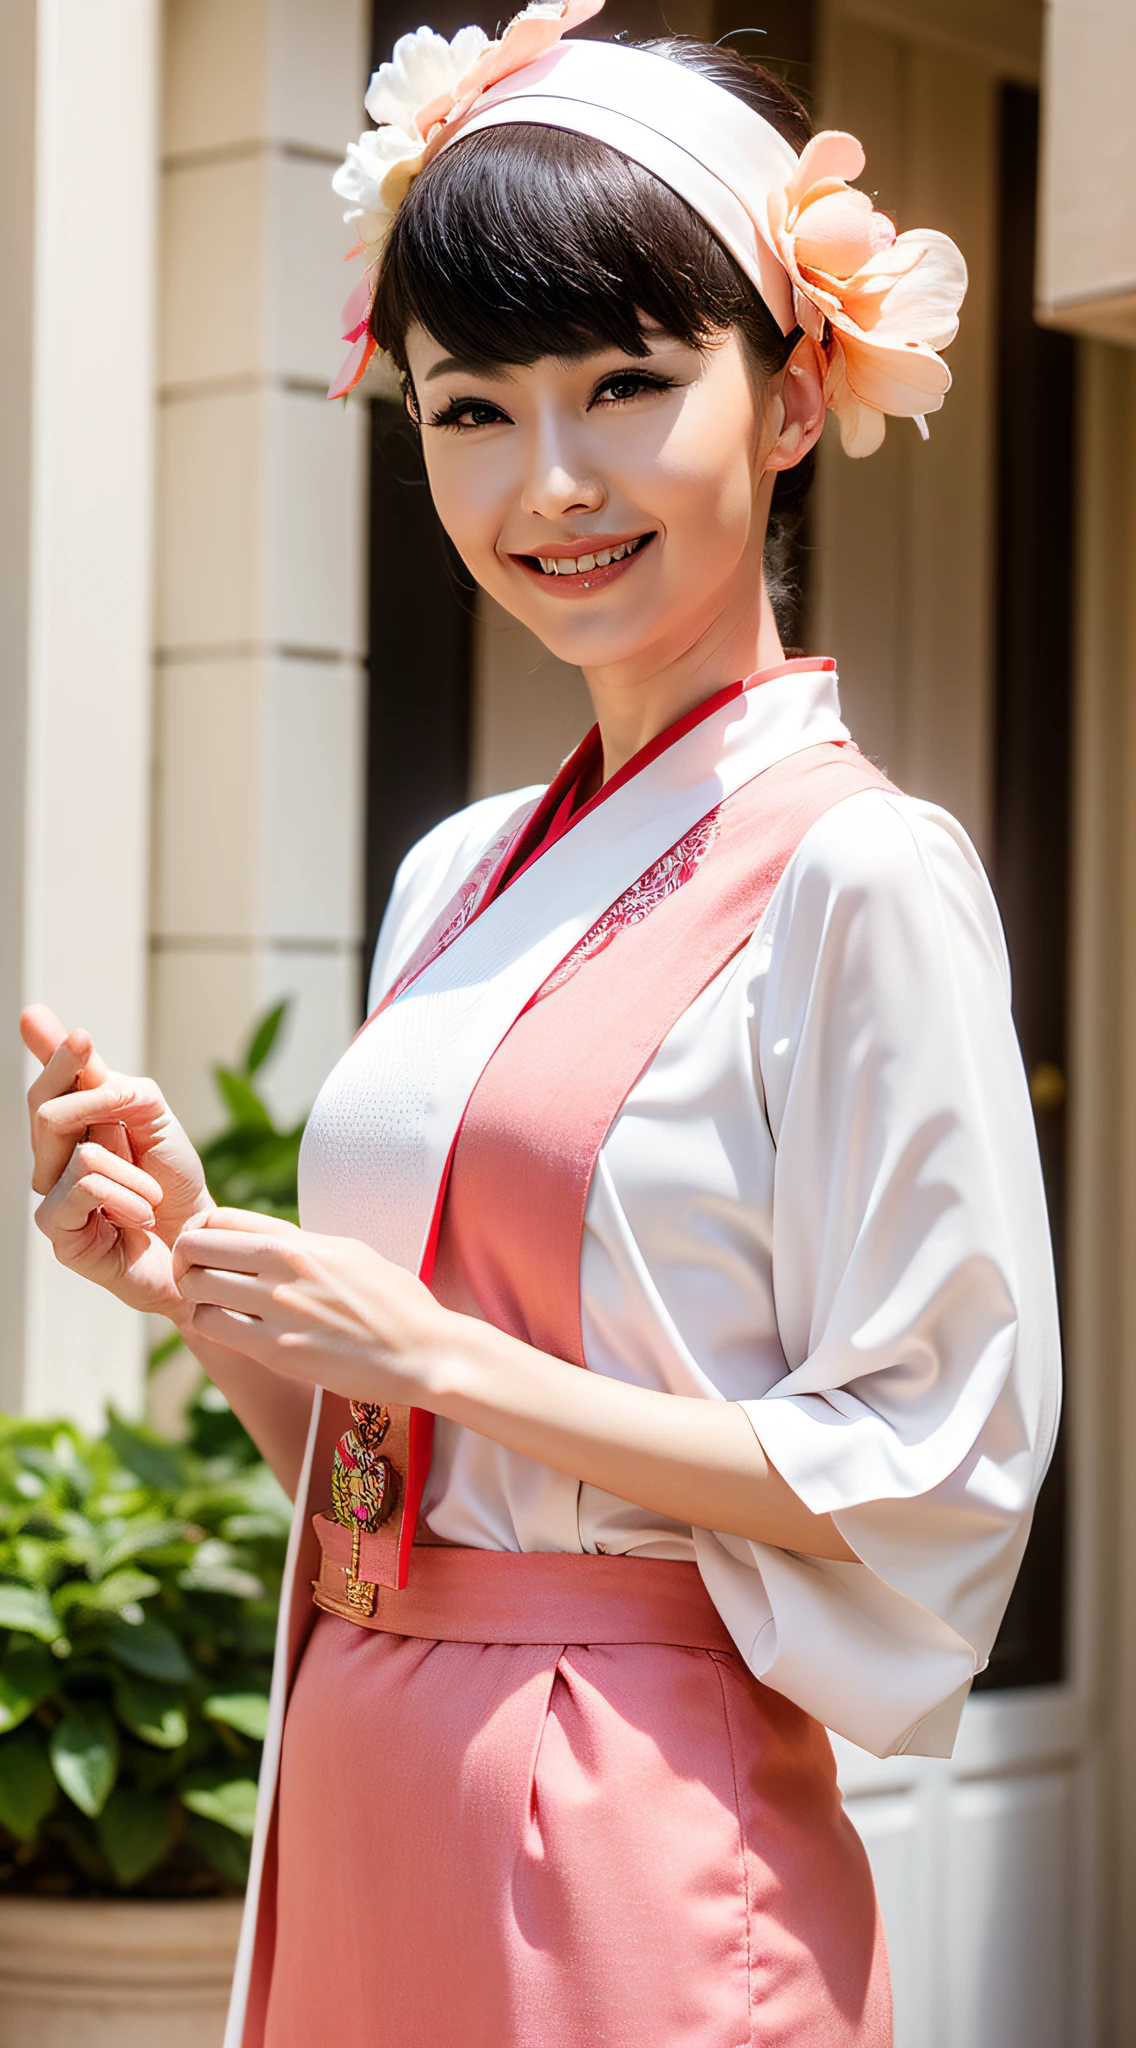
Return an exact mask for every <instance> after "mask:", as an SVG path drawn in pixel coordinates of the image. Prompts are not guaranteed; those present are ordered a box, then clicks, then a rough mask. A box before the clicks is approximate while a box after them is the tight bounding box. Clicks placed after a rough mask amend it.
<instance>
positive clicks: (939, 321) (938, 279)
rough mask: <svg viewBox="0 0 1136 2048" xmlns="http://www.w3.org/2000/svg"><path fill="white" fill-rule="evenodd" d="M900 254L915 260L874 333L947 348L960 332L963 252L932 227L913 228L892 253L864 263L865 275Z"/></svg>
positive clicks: (964, 279)
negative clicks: (888, 258)
mask: <svg viewBox="0 0 1136 2048" xmlns="http://www.w3.org/2000/svg"><path fill="white" fill-rule="evenodd" d="M900 251H902V252H903V254H904V255H906V254H908V253H910V254H912V255H913V256H914V261H913V262H912V263H911V264H910V265H909V266H908V267H907V268H906V269H905V270H904V272H903V274H902V276H900V277H898V278H897V279H896V282H895V283H894V284H893V286H892V287H891V290H890V291H889V292H888V294H887V297H886V298H885V300H884V302H883V306H882V309H881V312H880V317H879V319H878V321H877V322H876V325H875V329H874V331H875V334H876V336H877V338H878V339H879V340H881V341H883V340H887V341H889V342H890V341H896V340H898V339H899V338H900V336H902V337H903V338H904V339H905V340H907V339H913V340H915V341H926V342H929V343H930V345H931V347H932V348H946V347H947V346H948V345H949V343H951V342H952V341H953V340H954V338H955V335H956V334H957V333H958V314H959V307H960V306H961V305H962V302H963V299H964V298H965V296H966V287H967V270H966V262H965V259H964V257H963V254H962V251H961V249H958V248H956V247H955V244H954V243H953V242H952V241H951V238H950V236H949V235H940V234H938V233H936V231H935V230H934V229H933V228H912V229H909V231H908V232H907V234H904V235H900V236H898V237H897V239H896V242H895V246H894V248H893V249H888V250H884V251H883V252H882V253H881V255H880V256H878V257H875V258H874V259H873V261H872V262H871V263H868V264H865V266H864V275H865V276H866V277H871V276H872V274H873V273H874V272H875V271H876V265H877V264H880V265H883V264H884V262H885V261H886V258H887V257H889V256H890V257H895V256H897V254H898V253H899V252H900Z"/></svg>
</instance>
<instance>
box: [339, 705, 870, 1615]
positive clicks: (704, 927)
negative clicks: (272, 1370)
mask: <svg viewBox="0 0 1136 2048" xmlns="http://www.w3.org/2000/svg"><path fill="white" fill-rule="evenodd" d="M892 786H893V785H892V784H891V783H889V782H888V780H887V778H886V776H884V775H883V774H881V772H880V770H879V769H878V768H875V767H873V765H872V763H871V762H870V761H867V760H865V758H864V756H863V755H862V754H861V753H860V752H859V751H858V749H857V748H856V747H854V746H852V745H850V744H849V745H841V744H830V743H825V744H823V745H820V746H816V747H808V748H805V749H803V750H802V751H801V752H799V753H796V754H791V755H789V756H788V757H787V758H786V759H784V760H781V761H778V762H776V763H775V764H774V765H773V766H772V767H770V768H767V769H765V770H764V771H763V773H761V774H760V775H756V776H754V777H753V778H752V779H751V780H750V781H749V782H747V783H744V784H743V785H742V787H741V788H740V789H738V790H736V791H735V792H734V794H733V795H732V796H729V797H727V798H725V799H724V801H723V802H722V803H720V804H719V805H718V806H717V807H716V809H715V810H714V811H712V812H711V813H710V814H709V815H708V816H707V817H706V818H704V819H702V820H700V822H699V823H698V824H697V825H695V826H694V827H693V828H692V830H691V831H690V832H688V833H686V834H685V835H684V838H683V839H682V840H680V841H679V843H678V845H677V846H675V847H672V848H671V850H670V852H669V853H667V854H665V855H664V856H663V857H662V859H661V860H659V861H657V862H655V864H654V866H653V867H652V868H650V869H649V870H648V871H647V873H646V874H645V875H642V876H640V877H639V879H638V881H636V882H635V883H633V885H632V886H631V888H630V889H628V890H627V891H626V892H625V894H624V895H623V896H621V897H620V898H619V900H618V902H616V903H615V904H613V905H612V907H611V909H610V910H608V911H607V912H606V913H605V914H604V916H603V917H602V918H601V919H600V920H599V921H598V923H597V924H596V925H594V926H593V928H592V930H591V931H589V932H588V933H587V934H586V935H585V937H584V938H583V939H582V940H581V941H580V943H579V944H578V945H577V946H576V947H575V948H574V950H573V952H572V953H571V954H570V955H569V956H568V959H567V960H565V961H563V962H561V964H560V966H559V967H558V968H557V969H556V970H555V972H554V973H553V974H552V975H551V976H550V977H549V978H548V980H547V981H546V982H545V984H544V986H543V988H542V989H541V990H540V991H539V992H538V994H537V996H536V997H535V998H534V999H533V1001H532V1002H531V1003H530V1004H529V1005H528V1006H527V1008H526V1009H524V1010H523V1011H522V1012H521V1015H520V1016H519V1017H518V1018H517V1020H516V1022H515V1023H514V1024H513V1026H512V1029H511V1030H510V1031H509V1032H507V1033H506V1035H505V1037H504V1038H503V1039H502V1041H501V1044H500V1045H499V1046H498V1048H497V1050H496V1052H495V1053H494V1055H493V1057H492V1058H491V1059H490V1061H489V1063H488V1065H487V1066H486V1068H485V1070H484V1072H483V1073H482V1075H481V1078H480V1080H479V1081H478V1083H477V1085H476V1087H475V1088H474V1090H473V1094H472V1095H471V1097H470V1100H469V1103H468V1106H467V1108H466V1112H465V1116H464V1118H463V1120H462V1124H461V1128H460V1130H459V1133H458V1137H457V1141H456V1143H455V1146H454V1150H453V1153H452V1155H451V1159H450V1163H449V1168H448V1172H447V1175H446V1177H445V1179H444V1181H443V1185H442V1187H441V1189H440V1190H439V1196H438V1202H437V1207H436V1211H435V1225H434V1229H433V1231H432V1232H431V1238H430V1245H429V1248H428V1251H427V1258H426V1261H425V1262H424V1265H423V1273H422V1277H423V1279H425V1280H427V1281H428V1283H429V1285H430V1287H431V1288H432V1290H433V1292H434V1293H435V1295H436V1296H437V1298H438V1299H439V1301H442V1302H444V1303H445V1304H446V1305H447V1306H448V1307H453V1308H459V1309H463V1310H466V1311H472V1312H474V1313H476V1314H478V1315H480V1316H482V1317H484V1319H485V1320H486V1321H488V1322H491V1323H493V1324H495V1325H496V1326H497V1328H498V1329H501V1330H507V1331H509V1333H510V1334H511V1335H512V1336H515V1337H519V1338H521V1339H522V1341H523V1342H525V1343H528V1344H532V1345H534V1346H535V1347H536V1348H537V1349H538V1350H541V1351H547V1352H549V1353H551V1355H552V1356H553V1357H555V1358H564V1359H569V1360H571V1361H572V1363H573V1364H575V1365H580V1366H582V1365H583V1364H584V1363H585V1360H584V1355H583V1343H582V1338H581V1333H580V1246H581V1242H582V1238H583V1229H584V1210H585V1208H586V1206H587V1200H588V1189H589V1187H590V1186H591V1180H592V1174H593V1172H594V1171H595V1164H596V1160H597V1158H598V1156H599V1151H600V1147H601V1146H602V1144H603V1142H604V1139H605V1137H606V1136H607V1133H608V1131H609V1130H610V1128H611V1125H612V1123H613V1122H614V1121H615V1118H616V1117H617V1116H618V1114H619V1111H620V1109H621V1107H622V1105H623V1103H624V1101H625V1100H626V1098H627V1095H628V1093H629V1092H630V1090H631V1089H632V1087H633V1086H634V1084H635V1082H636V1081H637V1079H638V1078H639V1075H640V1074H641V1073H643V1071H644V1069H645V1068H646V1067H647V1066H648V1065H649V1064H650V1062H651V1060H652V1059H653V1058H654V1056H655V1054H656V1052H657V1051H658V1049H659V1047H660V1046H661V1044H662V1043H663V1040H664V1039H665V1038H666V1036H667V1034H668V1032H669V1031H671V1030H672V1029H673V1027H674V1025H675V1024H676V1023H677V1022H678V1020H679V1018H680V1017H681V1016H682V1015H683V1014H684V1012H685V1011H686V1010H687V1009H689V1007H690V1005H691V1003H692V1002H693V1001H694V1000H695V998H696V996H698V995H699V993H700V992H701V990H702V989H704V988H705V987H706V986H707V985H708V983H710V982H711V981H713V979H714V978H715V976H716V975H717V974H719V973H720V972H721V970H722V968H723V967H725V966H726V964H727V962H728V961H730V960H731V959H732V958H733V957H734V955H735V954H736V953H737V952H739V951H740V950H741V948H742V947H743V946H744V945H745V944H746V943H747V941H748V940H749V938H750V937H751V936H752V934H753V932H754V931H755V930H756V927H757V925H758V923H759V921H760V919H761V917H762V914H763V913H764V911H765V909H766V907H767V905H768V903H769V900H770V898H771V896H772V895H773V891H774V890H775V888H776V887H777V884H778V882H779V881H780V879H781V877H782V875H783V874H784V872H785V869H786V867H787V866H788V864H789V861H790V860H791V858H792V856H793V854H794V853H795V852H796V849H797V847H798V846H799V845H800V843H801V840H802V839H803V838H804V836H805V834H806V832H808V830H809V828H810V827H811V826H812V825H815V824H816V823H817V821H818V819H820V818H822V817H823V816H824V814H825V812H826V811H829V810H831V809H832V807H833V805H834V804H838V803H840V802H842V801H843V799H844V798H845V797H849V796H854V795H856V794H858V793H859V792H861V791H863V790H867V789H891V788H892ZM326 1405H327V1407H328V1408H334V1411H335V1418H336V1421H337V1422H338V1425H339V1427H340V1428H345V1427H346V1426H347V1408H346V1403H344V1402H333V1401H330V1400H328V1401H327V1403H326ZM321 1422H322V1427H321V1435H322V1433H323V1429H326V1428H329V1427H330V1426H331V1421H330V1418H322V1419H321ZM433 1432H434V1418H433V1416H432V1415H429V1414H427V1413H426V1412H425V1411H424V1410H421V1409H411V1410H410V1411H409V1413H408V1412H407V1411H405V1410H403V1411H402V1413H401V1414H398V1413H392V1428H391V1443H392V1455H394V1456H395V1460H396V1463H398V1455H397V1453H398V1452H399V1451H402V1447H403V1445H405V1453H404V1456H405V1463H404V1464H402V1466H401V1469H402V1471H403V1472H404V1473H405V1485H404V1487H403V1495H402V1508H401V1514H399V1515H396V1516H395V1517H394V1518H392V1521H391V1522H390V1523H389V1524H388V1525H387V1526H386V1527H385V1528H384V1529H382V1530H380V1531H379V1532H378V1533H377V1542H376V1547H375V1551H374V1569H375V1570H376V1572H377V1574H378V1576H377V1579H376V1583H378V1584H380V1585H388V1586H393V1587H401V1586H405V1585H406V1583H407V1575H408V1572H409V1568H410V1557H411V1548H412V1545H413V1540H414V1530H415V1528H416V1526H417V1521H418V1514H419V1510H420V1508H421V1504H422V1495H423V1491H424V1489H425V1485H426V1480H427V1477H428V1475H429V1470H430V1451H431V1446H432V1442H433ZM395 1445H397V1451H396V1450H395V1449H394V1446H395Z"/></svg>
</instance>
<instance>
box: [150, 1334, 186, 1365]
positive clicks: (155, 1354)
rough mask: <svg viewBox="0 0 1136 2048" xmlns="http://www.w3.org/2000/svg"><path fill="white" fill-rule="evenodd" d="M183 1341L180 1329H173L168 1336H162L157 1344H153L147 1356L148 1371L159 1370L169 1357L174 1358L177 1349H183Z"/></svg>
mask: <svg viewBox="0 0 1136 2048" xmlns="http://www.w3.org/2000/svg"><path fill="white" fill-rule="evenodd" d="M182 1342H183V1339H182V1335H181V1332H180V1330H171V1331H170V1333H169V1336H168V1337H161V1338H159V1340H158V1342H157V1343H156V1344H151V1346H150V1349H149V1352H148V1353H147V1357H146V1371H147V1373H152V1372H157V1370H158V1367H159V1366H160V1365H164V1364H165V1362H166V1360H167V1358H172V1357H173V1355H174V1352H175V1351H180V1350H181V1347H182Z"/></svg>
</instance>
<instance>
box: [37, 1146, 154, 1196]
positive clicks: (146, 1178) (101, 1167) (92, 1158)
mask: <svg viewBox="0 0 1136 2048" xmlns="http://www.w3.org/2000/svg"><path fill="white" fill-rule="evenodd" d="M90 1173H100V1174H103V1175H104V1176H105V1177H106V1179H108V1180H110V1181H113V1182H114V1184H115V1185H116V1186H117V1187H124V1188H129V1189H130V1190H131V1191H132V1193H134V1194H136V1195H139V1196H141V1198H142V1200H143V1201H145V1202H147V1203H149V1205H150V1207H151V1208H152V1209H156V1208H157V1206H158V1204H159V1202H160V1201H161V1200H162V1198H163V1193H164V1191H163V1188H162V1184H161V1181H158V1180H155V1179H154V1176H153V1174H152V1173H147V1172H146V1170H145V1168H144V1167H141V1166H135V1164H134V1161H133V1160H132V1159H120V1158H119V1156H118V1154H117V1153H116V1152H108V1151H107V1148H106V1146H105V1145H100V1144H98V1143H97V1142H96V1141H95V1140H94V1139H93V1138H88V1139H86V1140H85V1141H84V1143H83V1144H81V1145H76V1147H75V1150H74V1151H73V1152H72V1154H71V1157H70V1159H69V1160H68V1162H67V1170H66V1172H65V1173H64V1174H63V1176H62V1178H61V1180H60V1181H59V1183H58V1185H59V1186H60V1187H61V1188H63V1189H66V1188H68V1187H70V1186H73V1185H74V1184H75V1182H76V1181H79V1180H82V1179H83V1177H84V1176H85V1175H86V1174H90Z"/></svg>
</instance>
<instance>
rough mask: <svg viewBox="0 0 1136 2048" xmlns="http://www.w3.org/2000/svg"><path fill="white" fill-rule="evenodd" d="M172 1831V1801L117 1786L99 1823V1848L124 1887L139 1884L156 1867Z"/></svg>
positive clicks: (99, 1818) (97, 1832)
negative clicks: (170, 1803)
mask: <svg viewBox="0 0 1136 2048" xmlns="http://www.w3.org/2000/svg"><path fill="white" fill-rule="evenodd" d="M169 1832H170V1809H169V1804H168V1802H167V1801H166V1800H165V1799H155V1797H154V1795H153V1793H151V1792H136V1791H134V1790H132V1789H131V1788H130V1787H129V1786H126V1785H118V1786H116V1787H115V1790H114V1791H113V1792H112V1793H111V1795H110V1798H109V1799H108V1800H107V1803H106V1805H105V1806H104V1808H103V1810H102V1812H101V1813H100V1815H99V1817H98V1820H97V1821H96V1822H95V1833H96V1834H97V1836H98V1838H99V1847H100V1849H101V1850H102V1852H103V1855H104V1856H105V1857H106V1860H107V1862H108V1863H109V1864H110V1867H111V1869H112V1871H113V1872H114V1876H115V1880H116V1882H117V1883H118V1884H120V1885H122V1886H123V1887H126V1886H127V1885H132V1884H137V1882H138V1880H139V1878H140V1877H145V1875H146V1872H147V1871H148V1870H152V1869H153V1868H154V1865H155V1863H157V1862H158V1861H159V1859H160V1857H161V1855H162V1851H163V1850H164V1848H165V1846H166V1841H167V1839H168V1836H169Z"/></svg>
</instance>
